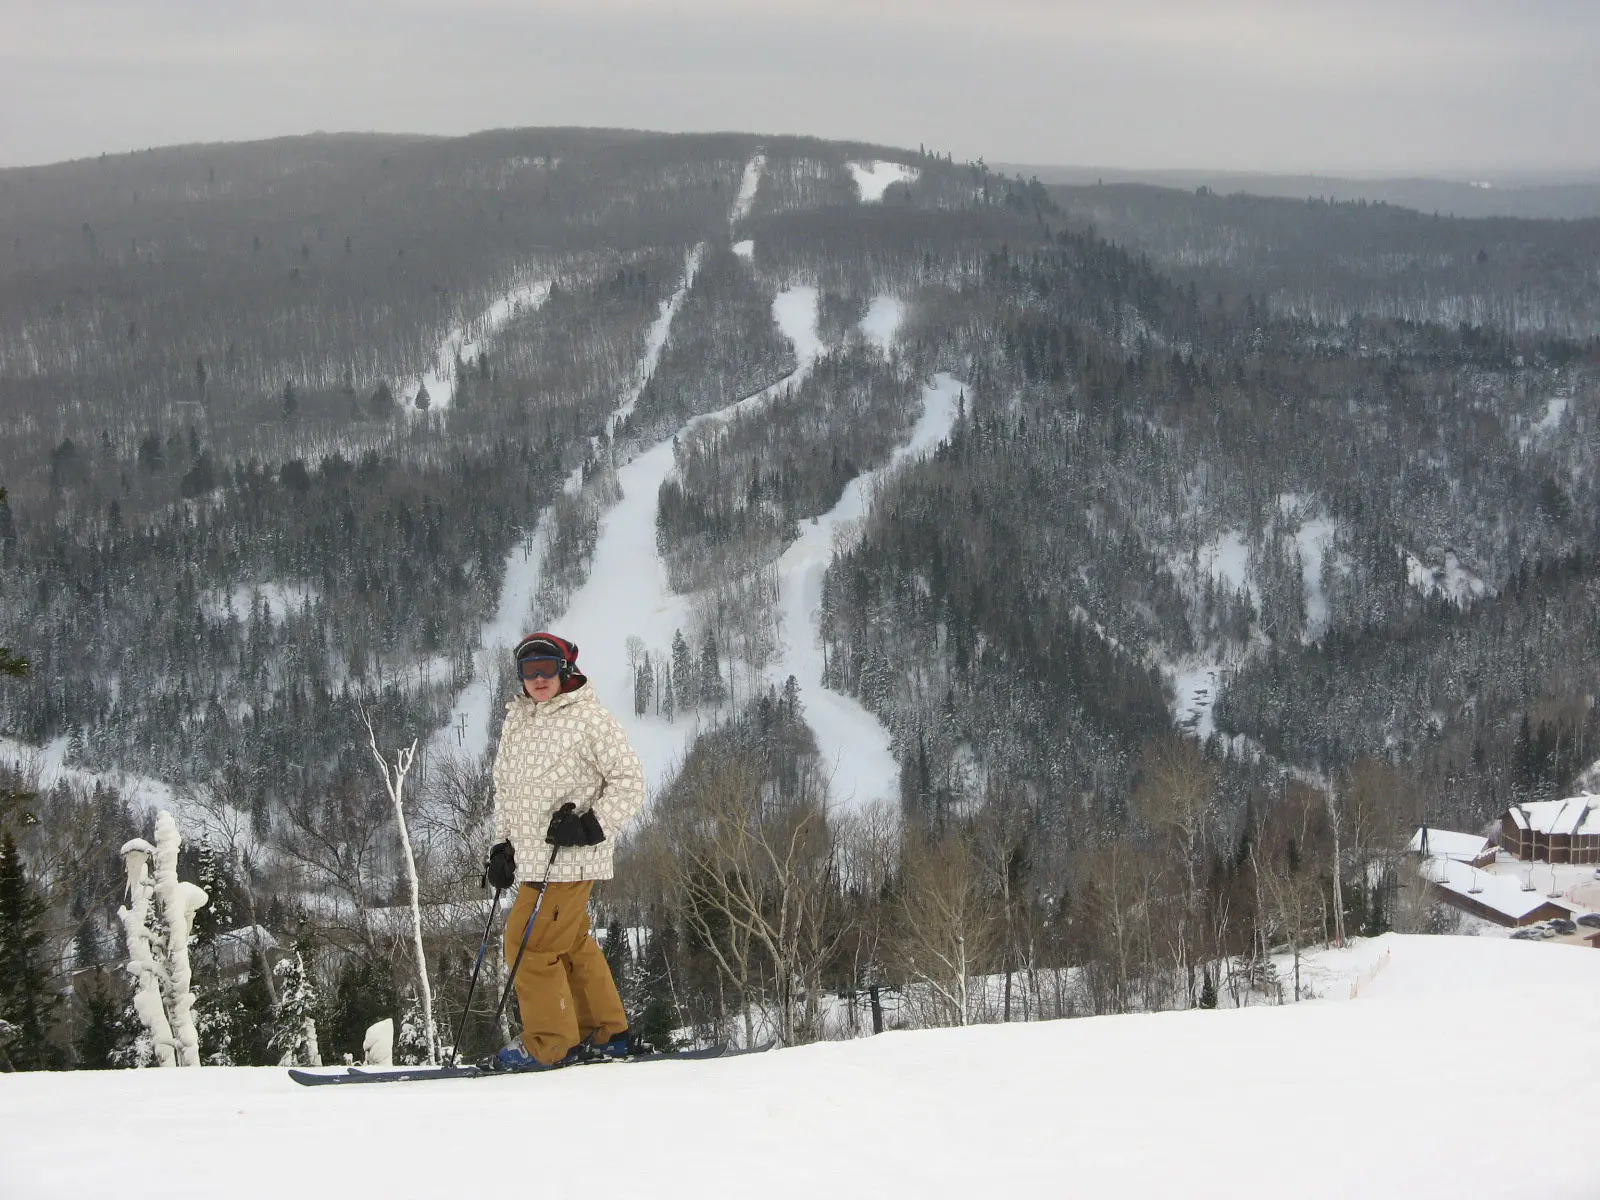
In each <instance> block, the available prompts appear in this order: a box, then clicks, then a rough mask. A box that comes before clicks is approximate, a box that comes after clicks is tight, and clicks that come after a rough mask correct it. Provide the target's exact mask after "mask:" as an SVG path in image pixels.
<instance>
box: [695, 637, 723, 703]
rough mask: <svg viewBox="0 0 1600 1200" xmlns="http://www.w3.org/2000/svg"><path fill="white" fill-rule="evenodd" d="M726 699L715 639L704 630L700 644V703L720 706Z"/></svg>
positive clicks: (720, 660)
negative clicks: (703, 636) (704, 634)
mask: <svg viewBox="0 0 1600 1200" xmlns="http://www.w3.org/2000/svg"><path fill="white" fill-rule="evenodd" d="M727 698H728V689H727V688H726V687H725V686H723V682H722V659H721V657H720V656H719V655H718V654H717V639H716V637H715V636H714V635H713V634H712V632H711V630H709V629H707V630H706V636H705V639H704V641H702V642H701V643H700V702H701V703H702V704H721V703H722V702H723V701H724V700H726V699H727Z"/></svg>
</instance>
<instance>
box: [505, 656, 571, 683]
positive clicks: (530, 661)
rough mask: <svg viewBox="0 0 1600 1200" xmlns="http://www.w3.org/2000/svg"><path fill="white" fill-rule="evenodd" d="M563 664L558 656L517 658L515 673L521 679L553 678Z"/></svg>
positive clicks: (557, 674)
mask: <svg viewBox="0 0 1600 1200" xmlns="http://www.w3.org/2000/svg"><path fill="white" fill-rule="evenodd" d="M565 665H566V663H565V662H563V660H561V659H559V658H519V659H517V674H518V675H519V676H521V677H522V678H523V679H555V678H557V677H559V676H560V674H561V668H562V667H564V666H565Z"/></svg>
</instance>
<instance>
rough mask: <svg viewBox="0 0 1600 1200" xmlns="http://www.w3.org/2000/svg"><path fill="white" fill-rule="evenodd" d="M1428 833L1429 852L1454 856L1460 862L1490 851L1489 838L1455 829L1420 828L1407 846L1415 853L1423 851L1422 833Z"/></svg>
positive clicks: (1468, 860)
mask: <svg viewBox="0 0 1600 1200" xmlns="http://www.w3.org/2000/svg"><path fill="white" fill-rule="evenodd" d="M1423 833H1427V835H1428V845H1427V853H1428V854H1430V855H1442V856H1443V857H1445V858H1453V859H1456V860H1458V861H1460V862H1471V861H1472V860H1473V859H1475V858H1478V857H1480V856H1482V855H1484V854H1487V853H1488V851H1489V839H1488V838H1482V837H1477V836H1476V835H1474V834H1470V833H1457V832H1456V831H1455V830H1453V829H1432V828H1429V829H1427V830H1422V829H1419V830H1417V832H1416V833H1414V834H1412V835H1411V842H1410V844H1409V845H1408V846H1407V847H1406V848H1407V849H1408V850H1410V851H1411V852H1412V853H1413V854H1421V853H1423V845H1422V835H1423Z"/></svg>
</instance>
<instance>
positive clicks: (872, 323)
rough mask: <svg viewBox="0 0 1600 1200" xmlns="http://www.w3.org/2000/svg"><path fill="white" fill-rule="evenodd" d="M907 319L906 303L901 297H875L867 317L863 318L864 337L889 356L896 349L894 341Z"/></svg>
mask: <svg viewBox="0 0 1600 1200" xmlns="http://www.w3.org/2000/svg"><path fill="white" fill-rule="evenodd" d="M905 319H906V303H905V301H904V300H902V299H900V297H899V296H887V295H885V296H874V297H873V298H872V303H871V304H869V305H868V306H867V315H866V316H864V317H862V318H861V333H862V336H863V337H865V338H866V339H867V341H869V342H871V343H872V344H873V345H874V346H876V347H878V349H880V350H882V351H883V352H884V353H885V354H888V353H889V352H890V351H891V350H892V349H893V348H894V340H895V338H896V337H898V336H899V334H900V326H901V325H902V324H904V323H905Z"/></svg>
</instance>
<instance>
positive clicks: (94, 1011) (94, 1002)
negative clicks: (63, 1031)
mask: <svg viewBox="0 0 1600 1200" xmlns="http://www.w3.org/2000/svg"><path fill="white" fill-rule="evenodd" d="M74 990H75V991H77V992H78V994H79V996H80V997H81V998H82V1003H83V1014H82V1018H81V1023H80V1024H79V1027H78V1036H77V1039H76V1041H75V1043H74V1045H73V1050H74V1052H75V1053H76V1055H77V1060H78V1069H79V1070H82V1071H109V1070H113V1069H115V1068H117V1067H122V1066H126V1065H127V1063H128V1059H129V1057H130V1053H131V1051H132V1049H133V1043H134V1041H135V1039H136V1037H137V1030H136V1029H134V1028H130V1026H129V1024H128V1013H129V1007H128V998H127V996H126V995H125V994H124V992H125V991H126V989H125V988H121V987H119V986H118V983H117V980H116V978H115V977H114V976H112V975H111V974H110V973H109V972H107V971H105V970H103V969H101V968H98V967H97V968H96V969H95V970H93V971H91V972H86V973H84V974H82V975H79V976H78V982H77V983H76V984H75V985H74Z"/></svg>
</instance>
